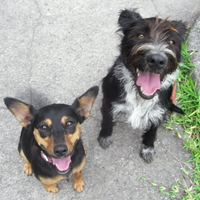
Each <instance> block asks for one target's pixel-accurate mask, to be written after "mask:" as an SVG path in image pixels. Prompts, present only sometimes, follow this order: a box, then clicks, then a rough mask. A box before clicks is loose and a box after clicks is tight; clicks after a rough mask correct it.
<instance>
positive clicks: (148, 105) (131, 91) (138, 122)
mask: <svg viewBox="0 0 200 200" xmlns="http://www.w3.org/2000/svg"><path fill="white" fill-rule="evenodd" d="M114 74H115V76H116V77H117V79H118V80H119V81H120V83H121V84H122V85H123V86H124V89H125V94H126V95H125V98H124V99H123V100H124V102H125V103H116V102H114V103H113V108H112V113H113V115H114V116H116V115H119V114H121V113H123V114H125V121H126V122H127V123H130V124H131V125H132V127H133V128H134V129H140V130H145V129H146V128H148V127H149V126H150V125H151V124H154V125H159V124H160V123H161V122H162V121H163V117H164V114H165V112H166V111H167V109H166V108H164V107H163V106H162V105H160V104H159V98H158V95H155V96H154V97H153V98H152V99H150V100H144V99H143V98H141V97H140V95H139V94H138V92H137V89H136V86H135V81H134V80H133V77H132V74H131V72H130V71H129V70H128V69H127V68H126V67H125V66H124V65H123V63H122V64H120V65H117V66H116V67H115V70H114ZM177 74H178V71H175V72H174V73H172V74H169V75H167V76H166V78H165V80H164V81H163V82H162V84H161V90H162V89H166V88H168V87H170V85H171V84H172V83H173V82H174V81H175V80H176V76H177ZM122 96H124V95H123V94H122Z"/></svg>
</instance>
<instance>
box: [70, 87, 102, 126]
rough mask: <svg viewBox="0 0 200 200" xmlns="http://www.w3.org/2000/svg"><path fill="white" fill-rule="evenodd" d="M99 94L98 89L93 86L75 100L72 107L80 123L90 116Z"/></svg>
mask: <svg viewBox="0 0 200 200" xmlns="http://www.w3.org/2000/svg"><path fill="white" fill-rule="evenodd" d="M98 92H99V87H98V86H94V87H92V88H90V89H89V90H87V91H86V92H85V93H84V94H83V95H81V96H80V97H79V98H77V99H76V100H75V101H74V103H73V104H72V107H73V108H74V110H75V111H76V113H77V114H78V116H79V117H80V121H81V123H82V122H83V121H84V120H85V119H86V118H87V117H89V115H90V111H91V109H92V106H93V103H94V100H95V99H96V97H97V95H98Z"/></svg>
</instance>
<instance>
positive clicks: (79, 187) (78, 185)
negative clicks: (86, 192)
mask: <svg viewBox="0 0 200 200" xmlns="http://www.w3.org/2000/svg"><path fill="white" fill-rule="evenodd" d="M83 187H84V181H83V178H82V173H81V172H77V173H75V175H74V184H73V188H74V189H75V190H76V191H77V192H82V191H83Z"/></svg>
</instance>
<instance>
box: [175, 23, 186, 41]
mask: <svg viewBox="0 0 200 200" xmlns="http://www.w3.org/2000/svg"><path fill="white" fill-rule="evenodd" d="M172 26H173V28H175V29H176V30H177V31H178V33H179V34H180V36H181V37H182V38H183V39H184V38H185V37H186V33H187V28H186V24H185V23H184V22H182V21H173V22H172Z"/></svg>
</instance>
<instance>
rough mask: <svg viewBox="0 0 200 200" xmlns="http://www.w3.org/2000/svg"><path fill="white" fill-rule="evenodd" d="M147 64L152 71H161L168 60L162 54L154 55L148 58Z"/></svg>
mask: <svg viewBox="0 0 200 200" xmlns="http://www.w3.org/2000/svg"><path fill="white" fill-rule="evenodd" d="M147 63H148V65H149V67H150V68H151V69H153V70H159V69H162V68H163V67H164V66H165V63H166V58H164V57H163V56H161V55H160V54H152V55H149V56H148V57H147Z"/></svg>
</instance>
